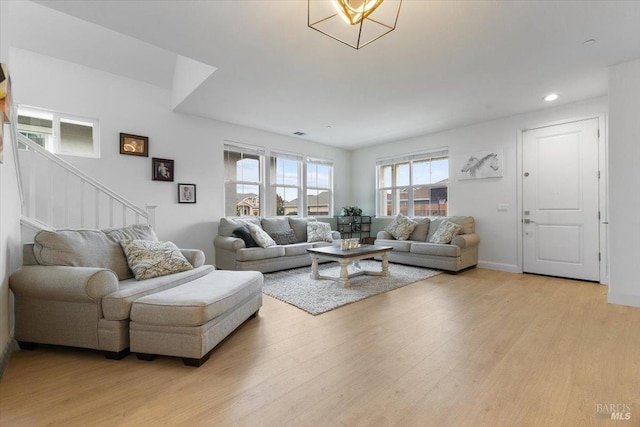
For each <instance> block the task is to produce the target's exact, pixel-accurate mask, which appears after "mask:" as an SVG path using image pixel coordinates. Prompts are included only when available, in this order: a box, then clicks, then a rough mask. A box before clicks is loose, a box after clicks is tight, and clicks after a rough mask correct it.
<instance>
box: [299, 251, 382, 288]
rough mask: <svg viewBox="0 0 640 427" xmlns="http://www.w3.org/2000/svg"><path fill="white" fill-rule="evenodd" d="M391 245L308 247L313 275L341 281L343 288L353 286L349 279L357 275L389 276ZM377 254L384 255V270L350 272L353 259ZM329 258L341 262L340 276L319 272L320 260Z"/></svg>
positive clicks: (316, 277) (314, 277) (318, 277)
mask: <svg viewBox="0 0 640 427" xmlns="http://www.w3.org/2000/svg"><path fill="white" fill-rule="evenodd" d="M391 250H392V248H391V246H376V245H362V246H361V247H359V248H355V249H340V247H338V246H324V247H320V248H311V249H307V252H309V254H310V255H311V277H312V278H313V279H314V280H318V279H329V280H335V281H338V282H340V285H342V287H343V288H348V287H350V286H351V284H350V283H349V279H351V278H352V277H356V276H361V275H363V274H366V275H368V276H386V277H389V252H391ZM375 255H382V271H368V270H362V271H358V272H355V273H351V274H349V272H348V271H347V266H348V265H349V263H350V262H351V261H355V260H359V259H364V258H371V257H372V256H375ZM319 259H328V260H331V261H336V262H338V263H339V264H340V277H330V276H321V275H320V273H318V260H319Z"/></svg>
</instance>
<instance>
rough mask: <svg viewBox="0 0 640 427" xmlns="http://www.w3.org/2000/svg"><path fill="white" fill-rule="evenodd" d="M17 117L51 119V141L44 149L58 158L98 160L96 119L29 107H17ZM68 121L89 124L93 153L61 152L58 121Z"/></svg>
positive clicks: (97, 122) (98, 146)
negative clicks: (43, 116)
mask: <svg viewBox="0 0 640 427" xmlns="http://www.w3.org/2000/svg"><path fill="white" fill-rule="evenodd" d="M18 115H27V116H28V115H31V116H33V117H37V116H39V115H40V116H42V115H47V116H49V115H50V116H51V117H52V119H51V120H52V139H51V144H47V147H45V148H46V149H47V150H48V151H50V152H52V153H54V154H56V155H60V156H73V157H84V158H95V159H99V158H100V122H99V120H98V119H94V118H91V117H84V116H78V115H76V114H69V113H62V112H59V111H54V110H47V109H45V108H39V107H31V106H27V105H18ZM61 120H68V121H75V122H82V123H89V124H91V129H92V135H91V137H92V139H93V141H92V142H93V147H92V148H93V151H92V152H91V153H74V152H70V151H62V144H61V140H60V121H61Z"/></svg>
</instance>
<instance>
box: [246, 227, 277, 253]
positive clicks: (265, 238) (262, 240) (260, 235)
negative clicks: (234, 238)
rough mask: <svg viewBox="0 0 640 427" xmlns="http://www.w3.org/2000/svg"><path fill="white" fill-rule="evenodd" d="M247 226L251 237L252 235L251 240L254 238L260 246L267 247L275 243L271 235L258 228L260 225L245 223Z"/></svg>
mask: <svg viewBox="0 0 640 427" xmlns="http://www.w3.org/2000/svg"><path fill="white" fill-rule="evenodd" d="M247 227H249V232H250V233H251V237H253V240H255V241H256V243H257V244H258V245H259V246H260V247H261V248H268V247H270V246H276V245H277V243H276V242H275V241H274V240H273V239H272V238H271V236H269V235H268V234H267V232H266V231H264V230H263V229H262V228H260V226H258V225H255V224H247Z"/></svg>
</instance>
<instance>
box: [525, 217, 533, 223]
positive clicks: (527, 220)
mask: <svg viewBox="0 0 640 427" xmlns="http://www.w3.org/2000/svg"><path fill="white" fill-rule="evenodd" d="M523 221H524V223H525V224H530V223H532V222H533V223H535V221H531V220H530V219H529V218H525V219H524V220H523Z"/></svg>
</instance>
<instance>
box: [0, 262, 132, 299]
mask: <svg viewBox="0 0 640 427" xmlns="http://www.w3.org/2000/svg"><path fill="white" fill-rule="evenodd" d="M9 287H10V288H11V291H12V292H13V293H14V294H15V295H16V297H27V298H38V299H45V300H52V301H71V302H98V301H100V300H101V299H102V297H104V296H105V295H109V294H111V293H113V292H116V291H118V290H119V289H120V286H119V282H118V276H116V273H114V272H113V271H112V270H109V269H107V268H93V267H67V266H59V265H51V266H48V265H27V266H23V267H22V268H20V269H18V271H16V272H15V273H13V274H12V275H11V277H9Z"/></svg>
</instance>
